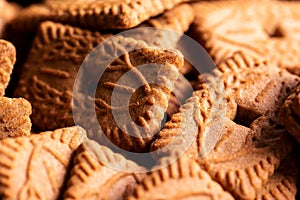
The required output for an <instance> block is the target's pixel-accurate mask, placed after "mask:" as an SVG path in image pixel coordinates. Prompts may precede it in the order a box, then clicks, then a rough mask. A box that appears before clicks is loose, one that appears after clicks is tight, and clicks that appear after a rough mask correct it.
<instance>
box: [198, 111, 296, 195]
mask: <svg viewBox="0 0 300 200" xmlns="http://www.w3.org/2000/svg"><path fill="white" fill-rule="evenodd" d="M222 131H223V134H222V138H221V139H220V140H219V141H218V143H217V144H216V146H215V148H214V149H213V150H212V151H211V152H210V153H209V154H208V156H207V157H205V158H202V159H198V162H199V163H200V164H201V166H202V167H203V168H204V169H205V170H206V171H207V172H208V173H209V174H210V175H211V176H212V178H213V179H214V180H215V181H217V182H219V183H220V184H221V185H222V186H223V188H224V189H225V190H227V191H229V192H231V194H233V195H234V196H235V197H236V198H238V199H254V198H255V197H256V193H257V192H259V191H261V190H262V188H263V185H264V184H265V183H267V181H268V180H269V178H270V177H271V176H272V175H273V174H274V171H275V170H276V169H277V168H278V167H279V165H280V163H281V161H282V160H283V159H284V158H285V157H286V156H287V155H288V154H289V153H290V152H291V150H292V149H293V147H294V146H295V142H294V140H293V139H292V138H291V136H290V135H289V134H288V132H287V131H286V130H285V129H284V128H283V127H281V126H280V124H279V122H278V119H276V118H275V117H274V116H262V117H260V118H258V119H256V120H255V121H254V122H253V123H252V124H251V126H250V128H247V127H245V126H242V125H238V124H236V123H234V122H233V121H231V120H229V119H227V120H226V122H225V125H224V128H223V130H222Z"/></svg>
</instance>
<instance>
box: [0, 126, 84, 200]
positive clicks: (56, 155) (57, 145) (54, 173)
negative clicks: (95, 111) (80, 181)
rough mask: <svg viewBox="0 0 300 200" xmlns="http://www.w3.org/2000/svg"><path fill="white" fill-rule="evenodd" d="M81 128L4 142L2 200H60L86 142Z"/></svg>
mask: <svg viewBox="0 0 300 200" xmlns="http://www.w3.org/2000/svg"><path fill="white" fill-rule="evenodd" d="M86 139H87V137H86V133H85V131H84V130H83V129H82V128H80V127H69V128H63V129H58V130H55V131H53V132H51V131H48V132H43V133H40V134H33V135H31V136H30V137H17V138H7V139H4V140H2V141H0V144H1V149H0V157H1V159H0V163H1V164H0V193H1V198H2V199H18V200H23V199H24V200H25V199H57V198H58V196H59V194H60V192H61V190H62V188H63V186H64V183H65V176H66V174H67V173H68V168H69V167H70V163H71V157H72V154H73V152H74V151H75V150H76V149H77V147H78V146H79V145H80V144H81V143H82V142H83V141H84V140H86Z"/></svg>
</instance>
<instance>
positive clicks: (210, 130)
mask: <svg viewBox="0 0 300 200" xmlns="http://www.w3.org/2000/svg"><path fill="white" fill-rule="evenodd" d="M225 106H226V102H225V98H224V96H223V91H222V80H221V79H220V77H217V76H208V77H204V76H200V78H199V81H198V83H197V86H196V88H195V91H194V92H193V94H192V97H190V98H188V99H187V100H186V101H185V103H184V104H183V105H182V106H180V108H179V111H178V113H175V114H173V115H172V116H171V119H170V121H168V122H167V123H166V124H165V125H164V128H163V129H162V130H161V131H160V132H159V133H158V134H157V137H156V139H155V140H154V141H153V143H152V144H151V151H152V152H153V156H154V157H161V156H165V155H172V154H173V153H174V151H175V152H179V153H180V154H183V153H185V154H188V155H189V156H190V157H192V158H194V159H196V158H198V156H206V155H207V154H208V152H209V151H210V150H211V149H212V148H213V147H214V145H215V144H216V143H217V141H218V140H219V138H220V137H221V131H218V130H221V129H222V126H223V118H224V117H225V114H226V113H225V112H226V110H225ZM185 151H186V152H185Z"/></svg>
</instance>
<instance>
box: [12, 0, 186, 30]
mask: <svg viewBox="0 0 300 200" xmlns="http://www.w3.org/2000/svg"><path fill="white" fill-rule="evenodd" d="M181 2H183V0H167V1H164V0H153V1H148V0H121V1H116V0H109V1H96V0H92V1H84V0H76V1H56V0H48V1H46V2H44V3H43V4H39V5H32V6H30V7H28V8H27V9H25V10H24V11H22V12H21V13H20V14H19V16H18V17H17V18H16V19H15V20H14V21H13V24H14V26H15V27H16V28H17V29H19V30H20V29H21V30H24V31H33V30H34V29H35V28H36V27H37V26H38V25H39V23H41V22H43V21H46V20H51V21H55V22H61V23H64V24H71V25H74V26H79V27H83V28H87V29H91V30H104V29H105V30H106V29H128V28H132V27H135V26H137V25H139V24H140V23H142V22H143V21H145V20H147V19H149V18H150V17H153V16H156V15H159V14H161V13H163V11H164V10H169V9H172V8H173V7H174V6H175V5H177V4H179V3H181Z"/></svg>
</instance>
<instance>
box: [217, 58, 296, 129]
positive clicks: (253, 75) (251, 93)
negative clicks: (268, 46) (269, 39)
mask: <svg viewBox="0 0 300 200" xmlns="http://www.w3.org/2000/svg"><path fill="white" fill-rule="evenodd" d="M218 69H219V72H221V73H220V76H221V77H222V79H223V81H224V87H225V94H226V96H227V97H230V98H231V101H232V100H233V101H234V103H231V104H230V102H231V101H229V103H228V105H229V106H230V105H232V106H233V107H234V104H236V106H237V109H235V110H237V113H236V116H235V115H234V113H232V114H230V115H232V116H231V117H230V118H231V119H233V118H234V117H236V118H237V119H238V120H239V122H240V123H243V124H250V123H251V122H252V121H253V120H255V119H256V118H258V117H259V116H262V115H264V114H266V113H267V112H277V111H278V110H279V108H280V106H281V105H282V103H283V101H284V99H285V98H286V97H287V96H288V94H289V92H290V91H291V90H292V89H293V88H294V87H296V85H297V84H298V83H299V82H300V79H299V77H298V76H296V75H293V74H290V73H289V72H288V71H286V70H285V69H280V68H278V67H276V66H275V65H274V64H272V63H271V62H268V61H264V60H263V59H260V60H259V59H255V58H252V57H251V56H248V55H246V54H245V53H242V52H236V53H234V55H233V56H232V57H230V58H228V59H226V60H225V61H224V62H222V63H220V64H219V65H218ZM231 110H234V109H232V108H230V107H228V108H227V111H231Z"/></svg>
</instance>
